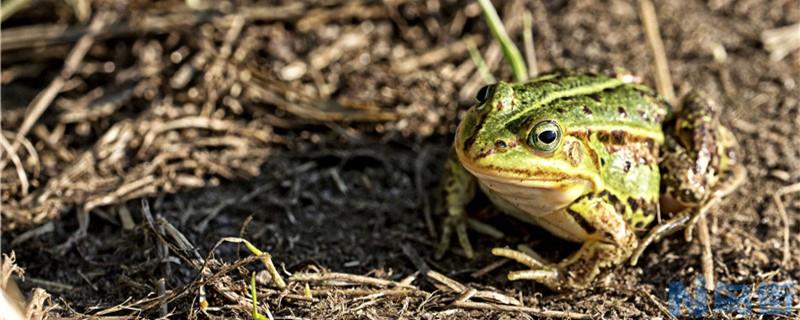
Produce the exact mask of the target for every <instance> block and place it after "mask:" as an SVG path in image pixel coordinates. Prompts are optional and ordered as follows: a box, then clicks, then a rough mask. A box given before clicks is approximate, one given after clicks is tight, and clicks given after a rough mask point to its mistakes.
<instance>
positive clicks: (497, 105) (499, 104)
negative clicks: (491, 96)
mask: <svg viewBox="0 0 800 320" xmlns="http://www.w3.org/2000/svg"><path fill="white" fill-rule="evenodd" d="M495 109H497V111H500V110H503V104H502V103H500V101H497V104H496V105H495Z"/></svg>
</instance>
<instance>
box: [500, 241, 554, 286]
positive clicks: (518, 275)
mask: <svg viewBox="0 0 800 320" xmlns="http://www.w3.org/2000/svg"><path fill="white" fill-rule="evenodd" d="M492 254H494V255H496V256H500V257H506V258H509V259H511V260H514V261H516V262H519V263H521V264H523V265H525V266H527V267H528V268H530V270H520V271H511V272H509V273H508V280H511V281H515V280H533V281H536V282H538V283H541V284H544V285H546V286H548V287H550V288H551V289H553V290H556V291H560V290H561V289H562V287H563V286H564V285H565V282H564V281H563V279H564V277H563V276H562V272H561V271H560V270H559V268H558V267H555V266H552V265H550V264H548V263H546V262H544V261H542V260H540V259H539V258H538V257H536V256H534V255H531V254H528V253H525V252H522V251H517V250H513V249H509V248H494V249H492Z"/></svg>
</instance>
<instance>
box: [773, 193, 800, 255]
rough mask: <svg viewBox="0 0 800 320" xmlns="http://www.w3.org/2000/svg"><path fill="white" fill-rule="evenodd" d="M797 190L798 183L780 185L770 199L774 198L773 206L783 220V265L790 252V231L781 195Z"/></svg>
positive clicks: (787, 215)
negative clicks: (776, 208)
mask: <svg viewBox="0 0 800 320" xmlns="http://www.w3.org/2000/svg"><path fill="white" fill-rule="evenodd" d="M797 192H800V183H795V184H792V185H788V186H785V187H781V188H780V189H778V191H777V192H775V194H773V195H772V199H773V200H775V206H776V207H778V213H779V214H780V215H781V222H783V260H781V265H783V266H784V267H788V265H789V259H790V258H791V256H792V253H791V250H790V249H791V243H790V242H789V236H790V235H791V233H790V232H791V231H790V230H789V214H787V213H786V206H785V205H784V204H783V200H781V197H782V196H784V195H786V194H790V193H797Z"/></svg>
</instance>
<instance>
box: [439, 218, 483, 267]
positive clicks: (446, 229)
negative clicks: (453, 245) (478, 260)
mask: <svg viewBox="0 0 800 320" xmlns="http://www.w3.org/2000/svg"><path fill="white" fill-rule="evenodd" d="M466 220H467V219H466V218H464V217H459V216H450V217H447V219H445V221H444V225H443V227H442V238H441V240H440V241H439V246H438V247H437V248H436V255H435V258H436V259H441V258H442V257H443V256H444V253H445V252H447V249H449V248H450V237H452V235H453V230H455V231H456V236H457V237H458V242H459V243H460V244H461V248H462V249H464V255H466V256H467V258H470V259H472V258H474V257H475V251H474V250H472V244H471V243H470V242H469V235H467V221H466Z"/></svg>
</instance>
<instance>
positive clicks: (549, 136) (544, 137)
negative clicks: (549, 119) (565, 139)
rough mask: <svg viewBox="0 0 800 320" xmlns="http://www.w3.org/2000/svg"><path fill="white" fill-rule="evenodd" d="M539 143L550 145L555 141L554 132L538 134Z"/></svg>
mask: <svg viewBox="0 0 800 320" xmlns="http://www.w3.org/2000/svg"><path fill="white" fill-rule="evenodd" d="M539 141H541V142H544V143H546V144H551V143H553V141H556V132H555V131H554V130H546V131H542V132H541V133H539Z"/></svg>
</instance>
